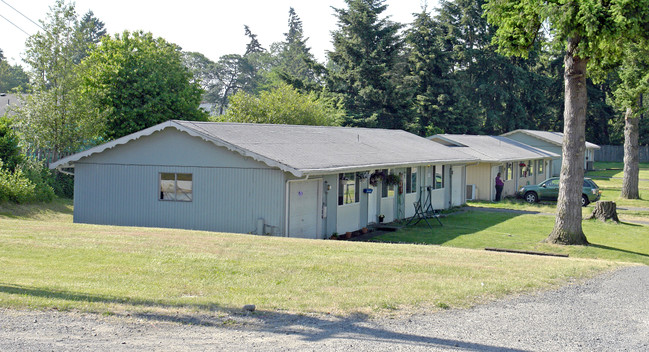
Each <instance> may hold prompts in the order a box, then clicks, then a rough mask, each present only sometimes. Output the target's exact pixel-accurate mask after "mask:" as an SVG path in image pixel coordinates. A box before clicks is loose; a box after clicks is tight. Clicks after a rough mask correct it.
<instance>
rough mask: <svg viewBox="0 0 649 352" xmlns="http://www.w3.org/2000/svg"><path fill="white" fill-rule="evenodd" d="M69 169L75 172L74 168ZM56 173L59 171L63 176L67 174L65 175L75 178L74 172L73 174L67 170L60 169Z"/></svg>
mask: <svg viewBox="0 0 649 352" xmlns="http://www.w3.org/2000/svg"><path fill="white" fill-rule="evenodd" d="M69 169H72V170H74V168H73V167H70V168H69ZM56 171H58V172H60V173H62V174H65V175H70V176H74V172H71V171H65V170H63V169H62V168H59V167H57V168H56Z"/></svg>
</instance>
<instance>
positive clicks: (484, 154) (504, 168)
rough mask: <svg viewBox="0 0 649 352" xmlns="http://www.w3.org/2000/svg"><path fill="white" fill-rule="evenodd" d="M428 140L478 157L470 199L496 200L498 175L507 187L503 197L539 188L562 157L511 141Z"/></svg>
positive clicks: (469, 177)
mask: <svg viewBox="0 0 649 352" xmlns="http://www.w3.org/2000/svg"><path fill="white" fill-rule="evenodd" d="M428 139H430V140H432V141H434V142H437V143H439V144H441V145H444V146H447V147H450V148H454V149H457V150H460V151H462V152H464V153H466V154H469V155H472V156H475V157H476V158H477V159H478V161H476V162H474V163H469V164H467V165H466V183H467V190H466V192H467V198H468V199H475V200H488V201H491V200H494V199H495V197H496V189H495V188H496V184H495V179H496V175H497V174H498V173H500V174H501V179H502V180H503V182H504V183H505V185H504V186H503V192H502V196H503V197H505V196H513V195H514V194H515V193H516V191H517V190H518V188H519V187H521V186H524V185H529V184H537V183H540V182H542V181H543V180H545V179H546V178H548V177H549V175H550V174H549V170H548V168H549V166H550V164H551V163H552V160H553V159H556V158H558V157H559V155H557V154H555V153H552V152H548V151H545V150H542V149H539V148H535V147H531V146H528V145H525V144H523V143H520V142H517V141H515V140H512V139H509V138H507V137H501V136H475V135H459V134H436V135H433V136H430V137H428Z"/></svg>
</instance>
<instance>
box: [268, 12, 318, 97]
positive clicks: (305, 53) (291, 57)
mask: <svg viewBox="0 0 649 352" xmlns="http://www.w3.org/2000/svg"><path fill="white" fill-rule="evenodd" d="M284 38H285V40H284V41H283V42H281V43H278V48H277V51H278V53H277V54H276V55H277V62H276V67H275V70H277V72H278V74H279V76H280V78H281V79H282V80H284V81H285V82H287V83H289V84H291V85H293V86H296V88H303V87H309V86H312V85H314V84H315V83H316V81H317V78H318V69H319V68H320V67H319V64H318V63H317V62H316V60H315V57H314V56H313V54H311V49H310V48H309V47H308V46H307V45H306V42H307V40H308V38H304V31H303V29H302V20H300V17H299V16H298V15H297V13H296V12H295V9H293V8H292V7H291V8H290V9H289V12H288V32H286V33H284ZM320 71H321V69H320Z"/></svg>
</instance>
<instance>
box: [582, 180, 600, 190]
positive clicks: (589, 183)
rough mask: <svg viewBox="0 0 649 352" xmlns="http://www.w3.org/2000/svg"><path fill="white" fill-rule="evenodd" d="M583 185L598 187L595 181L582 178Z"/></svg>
mask: <svg viewBox="0 0 649 352" xmlns="http://www.w3.org/2000/svg"><path fill="white" fill-rule="evenodd" d="M584 187H592V188H599V187H598V186H597V184H596V183H595V181H593V180H587V179H584Z"/></svg>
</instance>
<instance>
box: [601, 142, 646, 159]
mask: <svg viewBox="0 0 649 352" xmlns="http://www.w3.org/2000/svg"><path fill="white" fill-rule="evenodd" d="M600 147H601V149H600V150H596V151H595V161H614V162H620V163H621V162H623V161H624V146H622V145H600ZM639 157H640V162H641V163H647V162H649V145H641V146H640V150H639Z"/></svg>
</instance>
